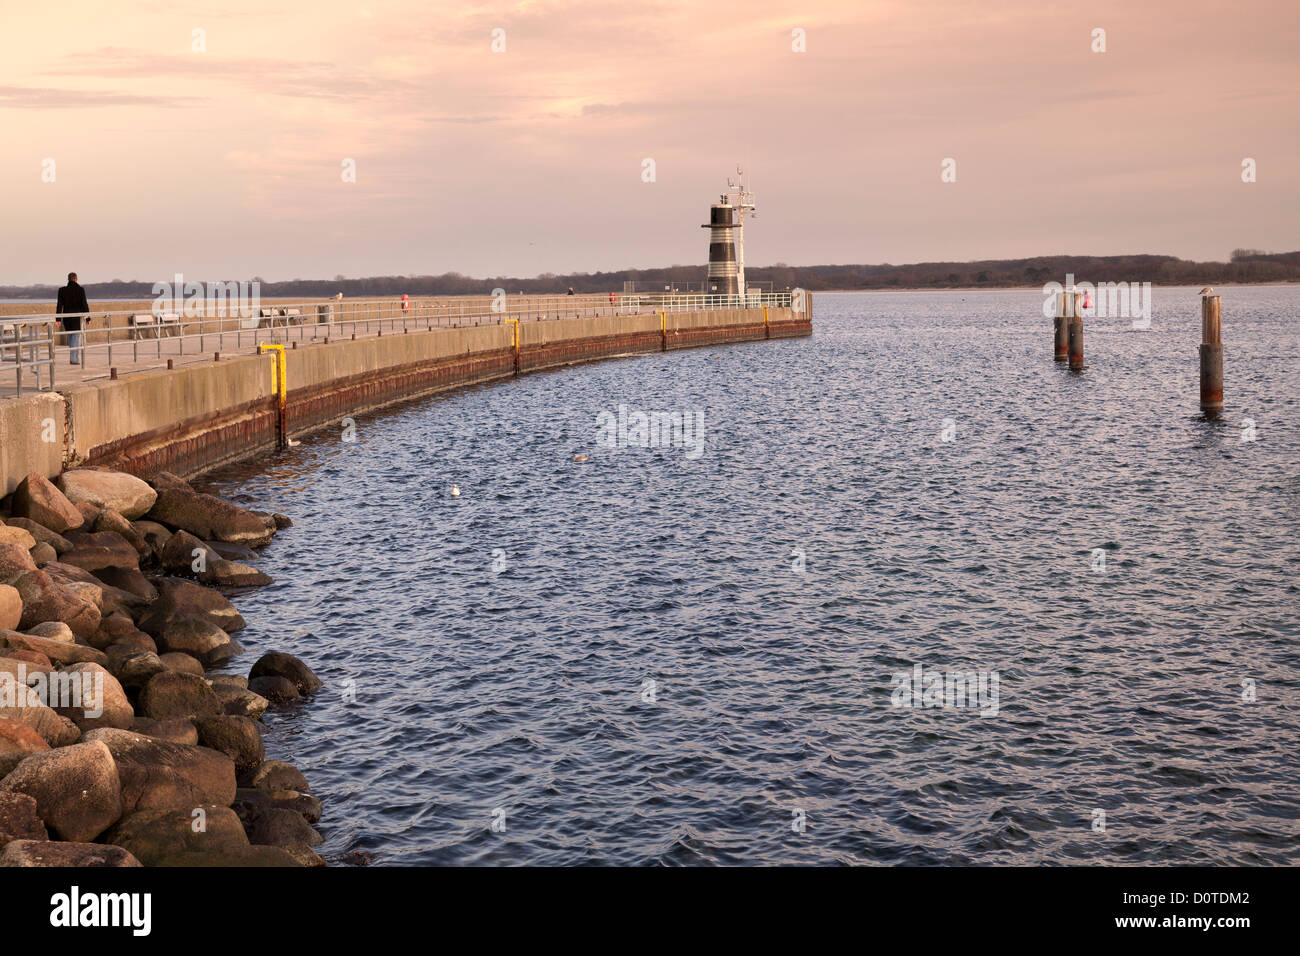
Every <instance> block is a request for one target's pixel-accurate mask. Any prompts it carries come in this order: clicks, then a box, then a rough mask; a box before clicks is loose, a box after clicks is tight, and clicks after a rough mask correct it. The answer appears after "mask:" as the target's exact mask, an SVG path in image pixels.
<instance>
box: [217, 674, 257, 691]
mask: <svg viewBox="0 0 1300 956" xmlns="http://www.w3.org/2000/svg"><path fill="white" fill-rule="evenodd" d="M208 683H209V684H212V685H213V686H214V687H215V686H216V685H217V684H233V685H234V686H235V687H241V688H243V689H244V690H248V678H247V677H245V676H244V675H243V674H209V675H208Z"/></svg>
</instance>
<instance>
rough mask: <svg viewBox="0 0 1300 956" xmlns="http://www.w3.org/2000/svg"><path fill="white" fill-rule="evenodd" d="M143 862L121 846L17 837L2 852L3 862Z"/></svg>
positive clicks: (0, 860)
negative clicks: (18, 838) (17, 838)
mask: <svg viewBox="0 0 1300 956" xmlns="http://www.w3.org/2000/svg"><path fill="white" fill-rule="evenodd" d="M140 865H141V863H140V861H139V860H137V859H136V858H135V857H134V856H132V855H131V854H130V852H129V851H127V850H124V849H123V848H122V847H120V846H105V845H104V844H102V843H62V842H54V841H52V840H14V841H13V842H12V843H10V844H9V845H8V846H6V847H5V848H4V852H0V866H57V867H100V868H104V867H129V866H140Z"/></svg>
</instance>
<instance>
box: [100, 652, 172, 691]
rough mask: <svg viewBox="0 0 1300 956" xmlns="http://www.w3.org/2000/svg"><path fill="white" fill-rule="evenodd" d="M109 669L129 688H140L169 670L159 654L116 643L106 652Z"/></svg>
mask: <svg viewBox="0 0 1300 956" xmlns="http://www.w3.org/2000/svg"><path fill="white" fill-rule="evenodd" d="M105 653H106V654H107V655H108V670H109V672H110V673H111V674H112V675H113V676H114V677H116V678H117V679H118V682H119V683H120V684H121V685H122V686H123V687H125V688H126V689H127V690H133V691H134V690H140V688H142V687H144V685H145V684H147V683H149V681H150V680H152V679H153V676H154V675H155V674H161V673H162V672H163V671H165V670H167V667H166V665H164V664H163V662H162V661H161V660H160V659H159V657H158V655H157V654H150V653H149V652H148V651H141V650H137V649H136V648H134V647H131V646H130V645H126V644H114V645H112V646H111V647H110V648H109V649H108V650H107V651H106V652H105Z"/></svg>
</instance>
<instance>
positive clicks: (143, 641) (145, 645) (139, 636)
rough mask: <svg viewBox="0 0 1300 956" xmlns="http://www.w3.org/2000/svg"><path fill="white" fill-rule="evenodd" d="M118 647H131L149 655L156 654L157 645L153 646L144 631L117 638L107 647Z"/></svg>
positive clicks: (150, 638) (151, 640) (151, 639)
mask: <svg viewBox="0 0 1300 956" xmlns="http://www.w3.org/2000/svg"><path fill="white" fill-rule="evenodd" d="M119 645H120V646H122V647H131V648H134V649H135V650H137V651H145V652H147V653H150V654H157V653H158V645H157V644H155V643H154V642H153V638H152V637H150V636H149V635H148V634H146V633H145V632H144V631H134V632H132V633H131V634H126V635H124V636H122V637H119V638H117V640H115V641H114V642H113V643H112V644H110V645H109V647H110V648H111V647H116V646H119Z"/></svg>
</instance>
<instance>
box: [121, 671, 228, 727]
mask: <svg viewBox="0 0 1300 956" xmlns="http://www.w3.org/2000/svg"><path fill="white" fill-rule="evenodd" d="M139 705H140V712H141V715H142V716H144V717H150V718H152V719H154V720H167V719H168V718H171V717H216V716H217V715H218V714H220V713H222V707H221V701H220V700H218V699H217V695H216V692H215V691H213V689H212V688H211V687H209V686H208V683H207V681H205V680H204V679H203V678H202V677H199V676H197V675H195V674H178V673H176V672H175V671H163V672H162V673H161V674H155V675H154V676H153V677H151V678H150V679H149V683H147V684H145V685H144V689H143V690H141V691H140V699H139Z"/></svg>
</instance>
